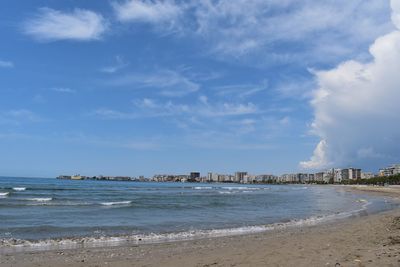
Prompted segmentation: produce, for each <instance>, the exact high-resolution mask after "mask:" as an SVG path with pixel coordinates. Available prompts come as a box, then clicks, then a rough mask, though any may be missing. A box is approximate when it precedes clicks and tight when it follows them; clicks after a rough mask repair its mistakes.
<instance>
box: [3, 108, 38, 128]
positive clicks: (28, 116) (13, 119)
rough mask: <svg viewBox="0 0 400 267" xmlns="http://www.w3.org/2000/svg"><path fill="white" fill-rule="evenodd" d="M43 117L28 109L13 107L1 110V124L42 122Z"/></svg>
mask: <svg viewBox="0 0 400 267" xmlns="http://www.w3.org/2000/svg"><path fill="white" fill-rule="evenodd" d="M41 121H43V118H42V117H40V116H39V115H37V114H36V113H34V112H33V111H30V110H27V109H13V110H8V111H2V112H0V124H14V125H20V124H22V123H32V122H41Z"/></svg>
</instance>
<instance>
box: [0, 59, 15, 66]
mask: <svg viewBox="0 0 400 267" xmlns="http://www.w3.org/2000/svg"><path fill="white" fill-rule="evenodd" d="M13 67H14V63H13V62H11V61H5V60H0V68H13Z"/></svg>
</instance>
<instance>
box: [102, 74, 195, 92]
mask: <svg viewBox="0 0 400 267" xmlns="http://www.w3.org/2000/svg"><path fill="white" fill-rule="evenodd" d="M108 83H109V84H110V85H113V86H135V88H149V89H155V90H158V91H159V94H161V95H164V96H168V97H181V96H184V95H187V94H190V93H193V92H196V91H198V90H199V89H200V85H199V84H198V83H196V82H194V81H192V80H191V79H189V78H188V77H186V76H184V75H183V74H182V73H179V72H177V71H173V70H158V71H155V72H153V73H133V74H129V75H123V76H120V77H117V78H115V79H113V80H111V81H110V82H108Z"/></svg>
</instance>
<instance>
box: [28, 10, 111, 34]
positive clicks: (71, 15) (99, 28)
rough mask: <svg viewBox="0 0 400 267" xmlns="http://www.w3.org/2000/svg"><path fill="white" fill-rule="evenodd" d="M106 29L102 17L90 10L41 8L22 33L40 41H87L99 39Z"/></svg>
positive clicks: (105, 22)
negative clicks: (70, 10) (66, 10)
mask: <svg viewBox="0 0 400 267" xmlns="http://www.w3.org/2000/svg"><path fill="white" fill-rule="evenodd" d="M107 27H108V23H107V21H106V20H105V19H104V18H103V16H102V15H100V14H97V13H95V12H93V11H90V10H85V9H74V10H73V11H72V12H62V11H58V10H54V9H51V8H41V9H40V12H39V14H37V15H36V16H35V17H33V18H31V19H28V20H27V21H26V22H25V23H24V24H23V31H24V33H26V34H27V35H30V36H32V37H33V38H35V39H37V40H40V41H57V40H77V41H89V40H99V39H101V37H102V35H103V34H104V33H105V31H106V30H107Z"/></svg>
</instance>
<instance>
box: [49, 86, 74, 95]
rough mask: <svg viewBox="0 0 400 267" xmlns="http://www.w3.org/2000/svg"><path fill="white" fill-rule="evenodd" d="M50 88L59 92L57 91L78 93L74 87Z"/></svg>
mask: <svg viewBox="0 0 400 267" xmlns="http://www.w3.org/2000/svg"><path fill="white" fill-rule="evenodd" d="M50 90H52V91H54V92H57V93H65V94H73V93H76V91H75V90H74V89H71V88H68V87H53V88H50Z"/></svg>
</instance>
